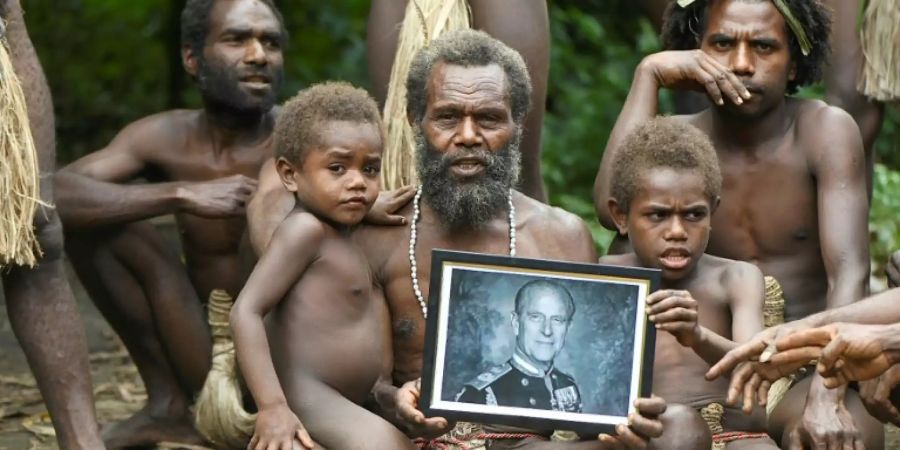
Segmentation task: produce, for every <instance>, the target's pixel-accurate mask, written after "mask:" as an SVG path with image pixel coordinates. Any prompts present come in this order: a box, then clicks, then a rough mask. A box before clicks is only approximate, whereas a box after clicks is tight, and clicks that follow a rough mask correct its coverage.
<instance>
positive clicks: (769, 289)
mask: <svg viewBox="0 0 900 450" xmlns="http://www.w3.org/2000/svg"><path fill="white" fill-rule="evenodd" d="M765 279H766V299H765V302H764V303H763V324H764V325H765V326H766V328H769V327H774V326H775V325H781V324H783V323H784V292H783V291H782V290H781V284H779V283H778V280H776V279H775V278H774V277H769V276H767V277H765ZM792 382H793V379H791V378H790V377H784V378H781V379H779V380H776V381H775V382H774V383H772V386H771V387H769V396H768V398H767V399H766V415H769V414H772V410H774V409H775V406H777V405H778V402H780V401H781V399H782V398H784V394H787V391H788V389H790V387H791V383H792Z"/></svg>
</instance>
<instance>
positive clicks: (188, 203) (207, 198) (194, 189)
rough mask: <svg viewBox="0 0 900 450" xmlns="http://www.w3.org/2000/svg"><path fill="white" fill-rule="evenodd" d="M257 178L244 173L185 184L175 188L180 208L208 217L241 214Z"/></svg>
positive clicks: (254, 189)
mask: <svg viewBox="0 0 900 450" xmlns="http://www.w3.org/2000/svg"><path fill="white" fill-rule="evenodd" d="M256 186H257V181H256V180H254V179H253V178H250V177H246V176H244V175H232V176H229V177H224V178H217V179H215V180H210V181H202V182H196V183H189V184H186V185H184V186H181V187H179V189H178V198H179V199H180V200H181V204H182V207H181V210H182V211H184V212H186V213H188V214H193V215H197V216H201V217H206V218H210V219H222V218H229V217H240V216H243V215H244V214H245V212H246V209H247V203H248V202H249V201H250V197H252V196H253V193H254V192H256Z"/></svg>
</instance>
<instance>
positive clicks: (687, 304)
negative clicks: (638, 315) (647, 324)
mask: <svg viewBox="0 0 900 450" xmlns="http://www.w3.org/2000/svg"><path fill="white" fill-rule="evenodd" d="M647 303H648V304H650V301H649V299H648V301H647ZM678 308H682V309H691V310H694V311H696V310H697V301H696V300H694V299H693V297H691V296H690V294H687V295H672V296H669V297H666V298H663V299H656V300H655V301H654V302H653V303H652V304H650V306H649V307H648V308H647V314H648V315H649V316H650V320H653V317H654V316H661V315H663V314H665V313H666V312H668V311H671V310H673V309H678Z"/></svg>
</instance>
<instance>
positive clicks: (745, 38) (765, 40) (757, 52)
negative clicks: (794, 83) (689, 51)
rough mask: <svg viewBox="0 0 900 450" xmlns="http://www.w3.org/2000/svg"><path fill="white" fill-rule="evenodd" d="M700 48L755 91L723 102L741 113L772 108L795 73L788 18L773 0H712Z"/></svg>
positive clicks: (731, 109)
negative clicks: (736, 100)
mask: <svg viewBox="0 0 900 450" xmlns="http://www.w3.org/2000/svg"><path fill="white" fill-rule="evenodd" d="M700 49H701V50H703V51H704V52H705V53H707V54H708V55H710V56H712V57H713V58H715V59H716V60H717V61H718V62H720V63H721V64H722V65H724V66H725V67H727V68H729V69H731V71H732V72H734V74H735V75H737V77H738V78H740V79H741V81H742V82H743V83H744V85H745V86H746V87H747V90H749V91H750V93H751V94H752V97H751V98H750V99H749V100H745V101H744V103H743V104H741V105H734V104H732V103H730V102H726V104H725V105H724V106H723V108H725V109H726V110H727V111H729V112H733V113H735V114H737V115H743V116H751V117H753V116H758V115H760V114H762V113H765V112H766V111H768V110H770V109H771V108H773V107H774V106H775V105H777V104H778V103H779V102H781V101H782V100H783V98H784V94H785V90H786V89H787V84H788V81H790V80H791V79H793V78H794V74H795V72H794V65H793V64H792V63H791V55H790V48H789V46H788V35H787V29H786V25H785V22H784V17H782V15H781V13H780V12H778V9H777V8H776V7H775V5H774V4H773V3H772V2H771V1H741V0H720V1H716V2H713V3H712V5H710V9H709V17H708V21H707V27H706V33H705V34H704V36H703V41H702V42H701V45H700Z"/></svg>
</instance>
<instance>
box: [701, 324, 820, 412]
mask: <svg viewBox="0 0 900 450" xmlns="http://www.w3.org/2000/svg"><path fill="white" fill-rule="evenodd" d="M807 328H808V326H807V325H806V324H805V323H803V322H802V321H800V322H789V323H786V324H782V325H777V326H774V327H770V328H768V329H765V330H763V331H760V332H759V333H757V334H756V335H755V336H753V337H752V338H750V340H749V341H747V342H745V343H743V344H741V345H739V346H737V347H735V348H734V349H732V350H731V351H729V352H728V353H726V354H725V356H723V357H722V359H721V360H719V362H717V363H716V364H715V365H714V366H712V367H710V369H709V371H707V372H706V379H707V380H710V381H711V380H714V379H716V378H718V377H721V376H725V375H728V374H729V373H731V380H730V382H729V384H728V396H727V399H726V403H727V404H729V405H735V404H737V402H738V399H741V398H742V399H743V408H742V409H743V410H744V412H745V413H749V412H750V411H752V409H753V405H754V404H755V403H758V404H759V405H760V406H764V405H765V404H766V400H767V396H768V391H769V387H770V386H771V384H772V383H774V382H775V381H776V380H778V379H779V378H782V377H785V376H788V375H790V374H792V373H794V372H796V371H797V370H798V369H800V368H801V367H803V366H805V365H806V364H808V363H809V361H810V360H809V359H806V360H805V361H793V362H790V363H788V362H786V361H779V360H776V361H775V362H773V361H771V360H772V359H773V358H774V357H775V355H777V349H776V347H775V342H776V341H777V340H778V339H779V338H781V337H782V336H786V335H790V334H792V333H794V332H796V331H799V330H804V329H807Z"/></svg>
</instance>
